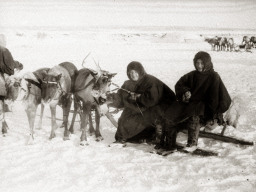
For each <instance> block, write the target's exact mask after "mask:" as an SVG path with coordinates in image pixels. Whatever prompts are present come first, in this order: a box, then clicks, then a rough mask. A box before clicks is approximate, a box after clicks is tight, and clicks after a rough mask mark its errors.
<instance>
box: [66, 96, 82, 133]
mask: <svg viewBox="0 0 256 192" xmlns="http://www.w3.org/2000/svg"><path fill="white" fill-rule="evenodd" d="M78 107H79V105H78V100H77V99H76V98H75V97H74V113H73V116H72V120H71V125H70V127H69V132H70V133H72V134H73V133H74V124H75V120H76V115H77V111H78ZM80 117H81V116H80ZM80 119H81V118H80Z"/></svg>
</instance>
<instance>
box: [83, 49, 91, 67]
mask: <svg viewBox="0 0 256 192" xmlns="http://www.w3.org/2000/svg"><path fill="white" fill-rule="evenodd" d="M90 54H91V52H89V53H88V54H87V55H86V57H85V58H84V60H83V62H82V67H85V66H84V63H85V60H86V59H87V57H89V55H90Z"/></svg>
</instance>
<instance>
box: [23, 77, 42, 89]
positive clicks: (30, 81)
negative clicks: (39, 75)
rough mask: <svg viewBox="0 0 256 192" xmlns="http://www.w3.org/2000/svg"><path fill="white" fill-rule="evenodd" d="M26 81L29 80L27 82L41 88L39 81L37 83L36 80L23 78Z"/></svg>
mask: <svg viewBox="0 0 256 192" xmlns="http://www.w3.org/2000/svg"><path fill="white" fill-rule="evenodd" d="M25 80H26V81H27V82H29V83H31V84H33V85H35V86H37V87H38V88H39V89H42V86H41V83H38V82H36V81H34V80H32V79H27V78H26V79H25Z"/></svg>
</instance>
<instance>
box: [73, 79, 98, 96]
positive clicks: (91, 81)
mask: <svg viewBox="0 0 256 192" xmlns="http://www.w3.org/2000/svg"><path fill="white" fill-rule="evenodd" d="M94 80H95V79H94V78H93V79H92V80H91V81H90V82H89V83H88V84H87V85H85V87H83V88H80V89H78V90H75V91H74V93H76V92H78V91H82V90H84V89H86V88H87V87H89V85H91V84H92V83H93V82H94Z"/></svg>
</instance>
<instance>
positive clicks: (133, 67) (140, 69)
mask: <svg viewBox="0 0 256 192" xmlns="http://www.w3.org/2000/svg"><path fill="white" fill-rule="evenodd" d="M131 70H135V71H137V72H138V74H139V79H141V78H142V77H143V76H144V75H145V74H146V71H145V69H144V67H143V66H142V64H141V63H140V62H138V61H132V62H131V63H129V64H128V66H127V71H126V72H127V76H128V78H129V79H130V80H131V77H130V74H129V73H130V71H131Z"/></svg>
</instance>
